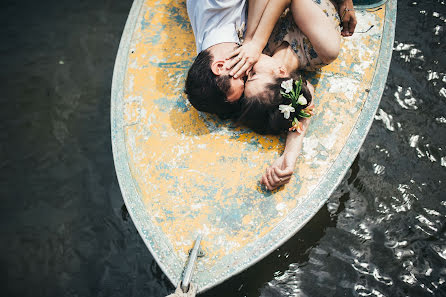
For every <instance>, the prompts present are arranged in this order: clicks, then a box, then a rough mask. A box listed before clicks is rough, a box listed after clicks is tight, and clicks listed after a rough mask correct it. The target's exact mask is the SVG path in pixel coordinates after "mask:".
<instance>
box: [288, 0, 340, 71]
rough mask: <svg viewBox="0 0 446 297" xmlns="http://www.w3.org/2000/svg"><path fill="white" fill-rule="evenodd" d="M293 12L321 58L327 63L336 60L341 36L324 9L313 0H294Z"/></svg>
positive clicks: (300, 27)
mask: <svg viewBox="0 0 446 297" xmlns="http://www.w3.org/2000/svg"><path fill="white" fill-rule="evenodd" d="M327 1H328V0H327ZM291 12H292V13H293V19H294V22H295V23H296V25H297V27H299V29H300V30H301V31H302V33H303V34H304V35H305V36H307V38H308V39H309V40H310V42H311V44H312V46H313V48H314V50H315V51H316V53H317V54H318V56H319V57H320V58H321V60H322V61H323V62H324V63H326V64H330V63H331V62H333V61H334V60H336V58H337V57H338V55H339V48H340V42H341V37H340V34H339V32H337V31H336V29H335V26H334V24H333V23H332V21H331V20H330V19H329V18H328V17H327V16H326V15H325V13H324V12H323V11H322V9H321V8H320V7H319V6H318V5H317V4H316V3H314V2H313V0H292V2H291Z"/></svg>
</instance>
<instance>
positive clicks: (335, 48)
mask: <svg viewBox="0 0 446 297" xmlns="http://www.w3.org/2000/svg"><path fill="white" fill-rule="evenodd" d="M288 7H289V9H288ZM338 8H339V9H341V10H340V11H343V13H342V14H343V15H344V21H346V20H347V19H348V20H349V21H348V22H347V23H343V27H344V28H343V31H342V35H344V36H349V35H351V34H352V33H353V31H354V26H355V24H356V19H355V16H354V11H353V4H352V0H345V1H343V2H342V3H340V4H339V5H338ZM187 10H188V14H189V18H190V20H191V24H192V28H193V31H194V35H195V40H196V45H197V52H198V53H199V54H198V56H197V58H196V59H195V61H194V63H193V65H192V66H191V69H190V70H189V72H188V76H187V79H186V86H185V89H186V94H187V96H188V99H189V101H190V102H191V104H192V105H193V106H194V107H195V108H196V109H198V110H200V111H205V112H210V113H215V114H217V115H219V116H220V117H224V118H227V117H233V118H237V119H238V122H240V123H242V124H244V125H246V126H248V127H250V128H252V129H253V130H254V131H256V132H258V133H262V134H281V133H284V132H286V131H287V133H288V135H287V140H286V145H285V149H284V152H283V154H282V156H281V157H280V158H279V159H277V160H276V161H275V162H274V163H273V164H272V165H271V166H270V167H269V168H268V169H267V170H266V172H265V174H264V175H263V176H262V179H261V183H262V184H264V185H265V186H266V187H267V188H268V189H269V190H273V189H275V188H277V187H278V186H281V185H283V184H286V183H288V182H289V180H290V178H291V175H292V173H293V171H294V167H295V164H296V159H297V156H298V154H299V152H300V150H301V148H302V142H303V137H304V135H305V132H306V129H307V127H308V124H309V121H310V119H309V117H310V116H311V115H312V110H313V103H312V97H313V87H312V86H311V85H310V84H309V83H308V82H307V81H305V80H302V79H301V77H300V76H299V74H297V72H296V71H297V70H298V69H307V70H308V69H314V68H315V67H320V66H323V65H327V64H329V63H330V62H332V61H333V60H335V59H336V57H337V55H338V53H339V44H340V34H339V16H338V13H337V11H336V8H335V6H334V5H333V3H331V2H330V1H329V0H314V1H313V0H292V1H290V0H275V1H268V0H260V1H254V0H252V1H249V8H248V23H247V29H246V32H245V41H244V43H243V45H242V46H241V47H239V43H240V41H241V40H240V36H241V34H240V33H241V31H242V30H243V26H244V25H243V24H244V22H245V10H246V1H244V0H232V1H211V2H200V1H192V0H190V1H187ZM284 11H288V13H284ZM282 14H283V15H282ZM281 15H282V17H281ZM279 17H280V20H279ZM278 20H279V21H278ZM276 23H277V24H276ZM273 28H274V31H273ZM271 33H272V34H271ZM268 38H269V41H268ZM263 49H264V52H265V53H267V54H269V55H264V54H261V52H262V50H263ZM246 74H247V75H246ZM245 80H247V81H246V84H245V83H244V81H245ZM243 92H244V93H245V97H244V98H242V100H239V99H240V97H241V96H242V94H243Z"/></svg>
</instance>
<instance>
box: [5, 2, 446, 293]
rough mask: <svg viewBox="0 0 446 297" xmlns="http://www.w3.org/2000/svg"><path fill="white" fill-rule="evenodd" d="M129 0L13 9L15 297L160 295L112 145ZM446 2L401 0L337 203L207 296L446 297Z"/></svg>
mask: <svg viewBox="0 0 446 297" xmlns="http://www.w3.org/2000/svg"><path fill="white" fill-rule="evenodd" d="M130 5H131V1H115V0H101V1H39V2H35V1H28V2H27V1H25V2H22V1H21V2H20V5H19V2H16V1H4V2H3V3H2V9H0V14H1V18H0V20H2V22H3V23H2V24H3V26H2V29H3V30H5V34H2V35H3V38H4V41H3V42H1V43H0V51H1V53H2V58H1V60H2V64H1V66H2V67H0V78H1V81H3V82H7V83H6V84H5V88H4V89H3V90H2V96H1V97H0V100H1V105H2V108H0V118H1V120H0V127H1V128H2V129H1V130H0V131H1V132H0V139H1V142H0V154H1V158H0V168H1V171H0V184H1V187H0V189H1V190H0V193H1V197H2V198H4V199H3V207H4V208H3V213H2V217H1V221H2V229H1V230H2V231H1V232H2V233H1V235H2V245H1V250H0V255H1V264H2V265H1V267H2V269H3V271H4V275H5V276H6V280H5V283H6V285H5V288H6V293H5V296H165V295H167V293H169V292H171V291H172V289H173V287H172V286H171V285H170V284H169V282H168V281H167V280H166V278H165V276H164V275H163V273H162V272H161V271H160V269H159V267H158V266H157V265H156V263H155V262H154V260H153V258H152V256H151V255H150V253H149V251H148V250H147V248H146V247H145V246H144V243H143V242H142V240H141V239H140V237H139V235H138V234H137V232H136V230H135V228H134V226H133V223H132V222H131V219H130V218H129V216H128V213H127V212H126V209H125V207H124V206H123V201H122V198H121V194H120V191H119V186H118V184H117V181H116V176H115V174H114V166H113V159H112V155H111V143H110V124H109V120H110V118H109V109H110V84H111V73H112V69H113V63H114V59H115V55H116V51H117V48H118V43H119V39H120V36H121V32H122V29H123V27H124V23H125V19H126V17H127V14H128V11H129V9H130ZM445 25H446V5H445V4H444V1H440V0H437V1H413V0H411V1H408V0H404V1H399V6H398V19H397V27H396V38H395V39H396V40H395V45H394V48H395V51H394V54H393V58H392V64H391V68H390V72H389V78H388V82H387V85H386V89H385V91H384V95H383V99H382V101H381V105H380V107H379V110H378V112H377V114H376V116H375V122H374V124H373V126H372V128H371V130H370V133H369V135H368V137H367V139H366V141H365V143H364V145H363V147H362V149H361V151H360V153H359V156H358V157H357V158H356V160H355V162H354V163H353V165H352V167H351V168H350V170H349V172H348V173H347V175H346V177H345V178H344V180H343V181H342V183H341V185H340V186H339V187H338V189H337V190H336V191H335V193H334V194H333V195H332V197H330V199H329V201H328V203H327V207H323V208H322V209H321V210H320V211H319V212H318V214H317V215H316V216H315V217H314V218H313V219H312V220H311V221H310V222H309V223H308V224H307V225H306V226H305V227H304V228H303V229H302V230H301V231H300V232H299V233H298V234H297V235H296V236H294V237H293V238H292V239H290V240H289V241H288V242H287V243H286V244H284V245H283V246H282V247H281V248H280V249H278V250H277V251H275V252H274V253H273V254H272V255H270V256H268V257H267V258H266V259H264V260H263V261H261V262H260V263H258V264H256V265H255V266H253V267H251V268H250V269H248V270H247V271H245V272H244V273H242V274H240V275H238V276H237V277H234V278H233V279H231V280H229V281H227V282H225V283H224V284H222V285H220V286H218V287H217V288H215V289H213V290H211V291H208V292H207V293H205V294H203V296H259V295H261V296H265V297H267V296H311V297H314V296H446V293H445V291H446V284H445V282H446V236H445V224H446V220H445V216H446V202H445V201H444V197H445V196H444V192H445V190H444V189H445V186H444V185H443V183H445V182H446V178H445V177H446V155H445V151H446V136H445V135H446V133H445V125H446V106H445V103H446V70H445V69H446V60H445V57H446V56H445V54H444V53H445V52H446V47H445V43H444V40H445V38H444V26H445Z"/></svg>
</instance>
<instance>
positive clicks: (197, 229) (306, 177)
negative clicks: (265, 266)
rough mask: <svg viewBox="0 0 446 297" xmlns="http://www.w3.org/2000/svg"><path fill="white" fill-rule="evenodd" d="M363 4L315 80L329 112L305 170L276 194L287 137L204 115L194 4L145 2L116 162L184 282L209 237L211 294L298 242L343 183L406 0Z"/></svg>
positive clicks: (128, 51) (129, 194)
mask: <svg viewBox="0 0 446 297" xmlns="http://www.w3.org/2000/svg"><path fill="white" fill-rule="evenodd" d="M360 2H361V3H360V4H362V5H364V6H358V7H357V17H358V25H357V28H356V31H357V33H355V34H354V36H353V37H350V38H345V39H343V41H342V49H341V53H340V56H339V58H338V60H337V61H335V62H334V63H333V64H331V65H330V66H327V67H324V68H323V69H321V70H320V71H318V72H316V73H314V74H313V75H312V76H311V77H310V80H311V82H312V83H313V84H314V85H315V87H316V98H317V102H318V104H317V105H318V114H317V115H316V116H315V117H314V119H313V121H312V124H311V125H310V128H309V131H308V133H307V136H306V138H305V141H304V149H303V153H302V155H301V157H299V159H298V162H297V166H296V170H295V174H294V176H293V178H292V180H291V182H290V183H289V184H288V185H287V186H285V187H284V188H281V189H279V190H276V191H274V192H268V191H265V190H264V189H263V188H262V187H261V186H260V185H259V184H258V180H259V178H260V176H261V174H262V173H263V172H264V170H265V168H266V167H267V166H268V165H269V164H270V163H271V162H272V161H273V160H275V159H276V158H277V157H278V156H279V155H280V154H281V152H282V149H283V146H284V139H283V138H280V137H275V136H260V135H257V134H255V133H253V132H251V131H250V130H248V129H245V128H242V127H238V126H235V125H234V124H233V123H232V122H231V121H222V120H219V119H218V118H216V117H214V116H212V115H209V114H205V113H200V112H197V111H196V110H195V109H193V108H192V107H191V106H190V105H189V104H188V102H187V100H186V97H185V95H184V94H183V86H184V79H185V76H186V73H187V70H188V68H189V66H190V65H191V62H192V60H193V59H194V57H195V52H196V51H195V43H194V36H193V33H192V30H191V27H190V24H189V20H188V17H187V12H186V5H185V1H184V0H183V1H168V0H158V1H151V0H135V1H134V3H133V6H132V9H131V11H130V14H129V17H128V20H127V24H126V26H125V29H124V33H123V35H122V39H121V44H120V47H119V52H118V55H117V59H116V65H115V70H114V75H113V85H112V102H111V127H112V128H111V130H112V131H111V133H112V144H113V155H114V160H115V166H116V173H117V176H118V180H119V184H120V187H121V191H122V195H123V198H124V201H125V204H126V206H127V209H128V211H129V213H130V215H131V217H132V219H133V222H134V223H135V225H136V228H137V229H138V231H139V233H140V235H141V237H142V238H143V239H144V242H145V243H146V245H147V247H148V248H149V250H150V252H151V253H152V254H153V256H154V258H155V259H156V261H157V262H158V264H159V266H160V267H161V269H162V270H163V271H164V273H165V274H166V275H167V276H168V277H169V279H170V280H171V281H172V283H173V284H174V285H177V284H178V283H179V281H180V279H181V276H182V273H183V270H184V265H185V263H186V262H187V259H188V252H189V250H190V249H191V248H192V246H193V245H194V240H195V238H196V237H197V235H199V234H200V235H201V236H202V238H203V239H202V241H201V247H202V249H203V250H204V252H205V256H204V257H202V258H200V259H198V261H197V266H196V270H195V273H194V274H193V278H192V282H193V283H195V284H196V285H197V286H198V291H204V290H206V289H209V288H211V287H213V286H215V285H216V284H218V283H221V282H223V281H224V280H226V279H227V278H229V277H231V276H232V275H234V274H236V273H238V272H240V271H242V270H244V269H246V268H247V267H249V266H250V265H252V264H254V263H255V262H257V261H259V260H260V259H261V258H263V257H265V256H266V255H267V254H269V253H270V252H271V251H273V250H274V249H276V248H277V247H278V246H280V245H281V244H282V243H284V242H285V241H286V240H287V239H289V238H290V237H291V236H292V235H293V234H295V233H296V232H297V231H298V230H299V229H300V228H302V226H304V225H305V223H306V222H307V221H308V220H310V218H311V217H312V216H313V215H314V214H315V213H316V212H317V211H318V210H319V209H320V208H321V207H322V206H323V205H324V203H325V202H326V200H327V199H328V197H329V196H330V194H331V193H332V191H333V190H334V189H335V188H336V186H337V185H338V183H339V182H340V181H341V180H342V178H343V176H344V174H345V172H346V171H347V170H348V168H349V167H350V165H351V163H352V162H353V160H354V158H355V156H356V154H357V153H358V151H359V148H360V147H361V144H362V142H363V141H364V139H365V137H366V135H367V132H368V130H369V128H370V126H371V124H372V121H373V118H374V115H375V112H376V110H377V107H378V104H379V101H380V98H381V95H382V92H383V89H384V85H385V82H386V78H387V72H388V68H389V64H390V58H391V52H392V45H393V38H394V29H395V18H396V0H389V1H378V2H379V3H378V4H379V5H378V6H376V5H375V6H374V8H370V7H372V6H371V5H369V4H370V3H365V2H366V1H364V0H363V1H360ZM369 2H370V1H369ZM375 2H376V1H375ZM360 32H365V33H360Z"/></svg>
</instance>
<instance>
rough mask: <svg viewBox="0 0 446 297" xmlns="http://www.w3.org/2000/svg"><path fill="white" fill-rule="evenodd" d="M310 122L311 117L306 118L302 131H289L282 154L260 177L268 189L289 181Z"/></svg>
mask: <svg viewBox="0 0 446 297" xmlns="http://www.w3.org/2000/svg"><path fill="white" fill-rule="evenodd" d="M309 124H310V118H305V119H303V121H302V126H303V132H302V133H300V134H299V133H297V132H288V135H287V138H286V143H285V149H284V151H283V153H282V156H280V157H279V158H278V159H277V160H275V161H274V162H273V164H271V166H270V167H268V168H267V169H266V172H265V173H264V174H263V176H262V178H261V179H260V183H261V184H263V185H265V187H266V188H267V189H268V190H270V191H272V190H274V189H276V188H277V187H279V186H281V185H284V184H287V183H289V181H290V179H291V176H292V175H293V171H294V167H295V166H296V161H297V157H298V156H299V154H300V152H301V151H302V144H303V140H304V137H305V134H306V131H307V128H308V125H309Z"/></svg>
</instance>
